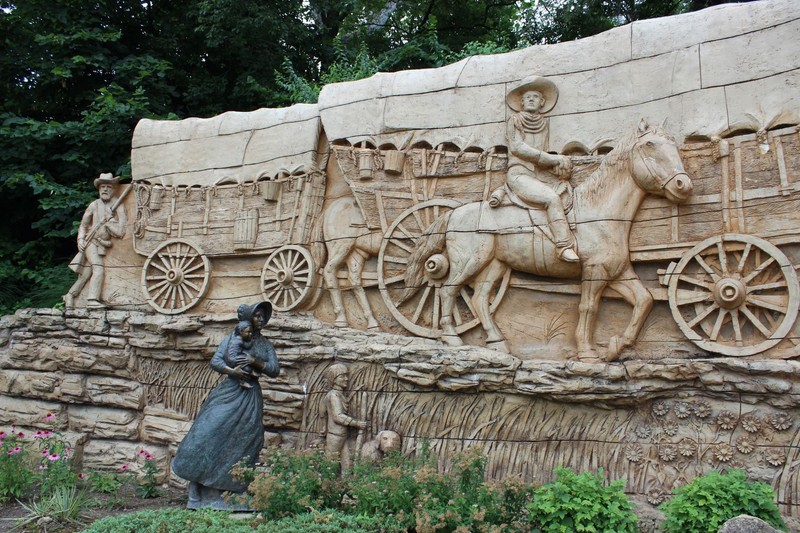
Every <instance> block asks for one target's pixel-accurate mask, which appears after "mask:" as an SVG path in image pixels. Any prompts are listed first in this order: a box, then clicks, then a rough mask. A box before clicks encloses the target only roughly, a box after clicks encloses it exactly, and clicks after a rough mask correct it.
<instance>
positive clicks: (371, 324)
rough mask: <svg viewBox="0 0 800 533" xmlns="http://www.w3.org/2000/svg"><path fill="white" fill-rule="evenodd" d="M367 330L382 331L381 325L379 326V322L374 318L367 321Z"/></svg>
mask: <svg viewBox="0 0 800 533" xmlns="http://www.w3.org/2000/svg"><path fill="white" fill-rule="evenodd" d="M367 329H369V330H376V329H381V326H380V324H378V321H377V320H375V319H374V318H373V319H372V320H367Z"/></svg>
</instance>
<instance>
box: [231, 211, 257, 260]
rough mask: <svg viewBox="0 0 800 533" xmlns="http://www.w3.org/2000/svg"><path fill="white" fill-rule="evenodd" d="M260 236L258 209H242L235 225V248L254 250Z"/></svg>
mask: <svg viewBox="0 0 800 533" xmlns="http://www.w3.org/2000/svg"><path fill="white" fill-rule="evenodd" d="M256 238H258V209H256V208H253V209H248V210H247V211H240V212H239V214H237V215H236V221H235V222H234V225H233V248H234V249H235V250H252V249H253V248H254V247H255V245H256Z"/></svg>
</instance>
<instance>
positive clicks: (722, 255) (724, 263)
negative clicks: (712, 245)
mask: <svg viewBox="0 0 800 533" xmlns="http://www.w3.org/2000/svg"><path fill="white" fill-rule="evenodd" d="M717 254H718V255H719V266H720V268H721V269H722V275H723V276H727V275H728V254H727V253H726V252H725V247H723V246H722V241H720V242H718V243H717Z"/></svg>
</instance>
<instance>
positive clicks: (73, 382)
mask: <svg viewBox="0 0 800 533" xmlns="http://www.w3.org/2000/svg"><path fill="white" fill-rule="evenodd" d="M0 392H3V393H6V394H8V395H10V396H24V397H27V398H38V399H43V400H60V401H75V400H78V399H80V398H81V397H82V396H83V394H84V376H83V375H81V374H64V373H61V372H58V373H51V372H31V371H24V370H6V371H5V372H3V373H2V374H0Z"/></svg>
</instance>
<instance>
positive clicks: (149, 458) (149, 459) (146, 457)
mask: <svg viewBox="0 0 800 533" xmlns="http://www.w3.org/2000/svg"><path fill="white" fill-rule="evenodd" d="M154 457H155V455H153V454H152V453H148V454H147V455H145V456H144V458H145V459H146V460H148V461H152V460H153V458H154Z"/></svg>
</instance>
